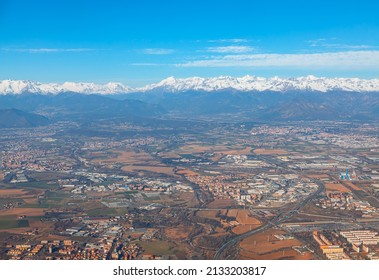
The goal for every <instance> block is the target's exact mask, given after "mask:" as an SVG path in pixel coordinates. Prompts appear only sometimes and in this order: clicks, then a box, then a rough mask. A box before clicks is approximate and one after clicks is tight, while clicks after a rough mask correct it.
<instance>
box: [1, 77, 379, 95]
mask: <svg viewBox="0 0 379 280" xmlns="http://www.w3.org/2000/svg"><path fill="white" fill-rule="evenodd" d="M223 90H233V91H239V92H265V91H273V92H283V93H286V92H293V91H296V92H304V91H308V92H323V93H326V92H333V91H346V92H379V79H360V78H325V77H315V76H312V75H309V76H305V77H297V78H280V77H272V78H263V77H256V76H249V75H246V76H243V77H231V76H219V77H213V78H202V77H190V78H175V77H168V78H166V79H164V80H162V81H160V82H158V83H154V84H149V85H146V86H143V87H138V88H132V87H129V86H127V85H124V84H122V83H115V82H109V83H106V84H96V83H84V82H64V83H41V82H34V81H24V80H1V81H0V95H9V94H18V95H20V94H45V95H57V94H61V93H67V92H72V93H80V94H100V95H117V94H128V93H149V92H164V93H180V92H186V91H199V92H217V91H223Z"/></svg>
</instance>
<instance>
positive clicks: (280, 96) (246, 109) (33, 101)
mask: <svg viewBox="0 0 379 280" xmlns="http://www.w3.org/2000/svg"><path fill="white" fill-rule="evenodd" d="M9 108H17V109H19V110H23V111H26V112H30V113H34V114H40V115H43V116H46V117H48V118H49V119H50V120H52V121H54V120H67V119H69V120H70V119H75V120H80V119H84V120H93V121H95V120H97V119H111V118H112V119H125V118H127V119H134V120H136V119H137V120H141V119H145V120H146V119H155V120H156V119H160V120H162V119H195V120H196V119H201V120H221V121H260V122H267V121H299V120H300V121H302V120H305V121H306V120H310V121H313V120H333V121H336V120H337V121H344V120H347V121H378V120H379V79H371V80H364V79H358V78H318V77H314V76H307V77H299V78H279V77H274V78H259V77H253V76H244V77H241V78H233V77H228V76H222V77H216V78H199V77H193V78H185V79H177V78H173V77H170V78H167V79H165V80H163V81H161V82H159V83H156V84H151V85H147V86H144V87H140V88H131V87H128V86H125V85H123V84H120V83H108V84H103V85H99V84H93V83H68V82H66V83H63V84H57V83H54V84H42V83H38V82H31V81H13V80H3V81H0V109H9Z"/></svg>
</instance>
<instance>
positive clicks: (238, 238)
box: [213, 181, 324, 260]
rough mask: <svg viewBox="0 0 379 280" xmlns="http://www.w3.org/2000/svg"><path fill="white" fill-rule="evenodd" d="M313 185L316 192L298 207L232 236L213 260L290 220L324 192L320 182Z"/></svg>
mask: <svg viewBox="0 0 379 280" xmlns="http://www.w3.org/2000/svg"><path fill="white" fill-rule="evenodd" d="M314 183H316V184H317V185H318V188H317V190H316V191H315V192H314V193H312V194H311V195H309V196H308V197H307V198H305V199H304V200H302V201H301V202H300V203H299V204H298V205H296V207H295V208H293V209H291V210H289V211H287V212H282V213H279V214H278V215H276V216H275V217H274V218H273V219H272V220H271V221H269V222H267V223H266V224H264V225H262V226H260V227H259V228H256V229H254V230H251V231H248V232H246V233H243V234H240V235H237V236H234V237H233V238H231V239H230V240H228V241H227V242H226V243H224V245H222V246H221V247H220V248H219V249H218V250H217V252H216V253H215V255H214V257H213V259H215V260H218V259H221V256H222V255H223V253H224V252H225V251H227V250H228V248H230V247H231V246H233V245H235V244H237V243H238V242H239V241H241V240H243V239H245V238H247V237H249V236H252V235H254V234H256V233H259V232H262V231H265V230H266V229H269V228H271V227H274V226H277V225H279V224H280V223H282V222H284V221H285V220H287V219H288V218H290V217H291V216H292V215H293V214H294V213H297V211H298V210H300V209H301V208H302V207H303V206H305V205H306V204H307V203H308V202H309V201H311V200H312V199H313V198H314V197H316V196H317V195H319V194H320V193H321V192H322V191H323V190H324V185H323V184H322V183H321V182H319V181H314Z"/></svg>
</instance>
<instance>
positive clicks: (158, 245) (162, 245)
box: [138, 241, 186, 259]
mask: <svg viewBox="0 0 379 280" xmlns="http://www.w3.org/2000/svg"><path fill="white" fill-rule="evenodd" d="M138 243H139V244H140V245H141V246H142V248H143V249H144V250H145V253H146V254H153V255H160V256H169V255H175V256H176V257H178V258H179V259H181V258H185V256H186V253H185V248H183V247H182V246H180V245H179V246H178V245H177V244H175V243H173V242H168V241H154V242H152V241H141V242H138Z"/></svg>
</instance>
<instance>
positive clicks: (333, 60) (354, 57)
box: [176, 50, 379, 69]
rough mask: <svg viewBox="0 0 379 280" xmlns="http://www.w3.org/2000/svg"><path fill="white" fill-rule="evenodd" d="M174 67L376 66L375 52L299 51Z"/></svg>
mask: <svg viewBox="0 0 379 280" xmlns="http://www.w3.org/2000/svg"><path fill="white" fill-rule="evenodd" d="M176 66H178V67H267V66H268V67H272V66H276V67H321V68H324V67H325V68H355V69H360V68H379V51H374V50H373V51H343V52H325V53H303V54H275V53H274V54H270V53H263V54H240V55H225V56H215V57H212V58H209V59H199V60H193V61H188V62H186V63H182V64H177V65H176Z"/></svg>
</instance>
